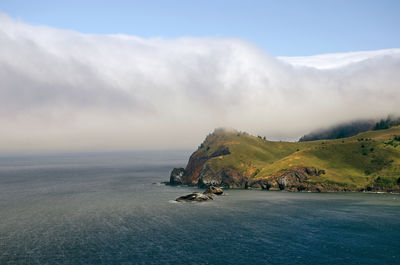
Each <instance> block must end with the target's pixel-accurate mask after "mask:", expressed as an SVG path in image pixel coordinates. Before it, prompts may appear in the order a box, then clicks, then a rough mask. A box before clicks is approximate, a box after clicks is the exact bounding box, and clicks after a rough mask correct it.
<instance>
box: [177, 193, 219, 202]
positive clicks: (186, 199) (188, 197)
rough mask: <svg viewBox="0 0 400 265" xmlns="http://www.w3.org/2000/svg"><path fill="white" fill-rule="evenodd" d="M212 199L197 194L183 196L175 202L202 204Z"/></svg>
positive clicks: (208, 196) (205, 195)
mask: <svg viewBox="0 0 400 265" xmlns="http://www.w3.org/2000/svg"><path fill="white" fill-rule="evenodd" d="M212 199H213V198H212V197H211V196H210V195H207V194H202V193H198V192H194V193H190V194H187V195H183V196H181V197H179V198H177V199H176V201H177V202H204V201H209V200H212Z"/></svg>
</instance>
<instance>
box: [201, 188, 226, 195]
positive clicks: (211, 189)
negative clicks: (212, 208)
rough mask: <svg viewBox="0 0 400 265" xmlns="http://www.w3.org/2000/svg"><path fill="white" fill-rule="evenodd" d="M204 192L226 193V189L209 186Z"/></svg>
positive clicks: (212, 193)
mask: <svg viewBox="0 0 400 265" xmlns="http://www.w3.org/2000/svg"><path fill="white" fill-rule="evenodd" d="M203 194H211V195H224V191H223V190H222V189H221V188H219V187H215V186H209V187H208V188H207V189H206V191H205V192H203Z"/></svg>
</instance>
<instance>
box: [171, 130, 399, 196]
mask: <svg viewBox="0 0 400 265" xmlns="http://www.w3.org/2000/svg"><path fill="white" fill-rule="evenodd" d="M171 184H185V185H197V186H199V187H206V186H210V185H216V186H222V187H226V188H254V189H267V190H289V191H316V192H318V191H319V192H323V191H387V192H399V191H400V126H395V127H392V128H390V129H385V130H372V131H368V132H363V133H360V134H358V135H356V136H353V137H348V138H343V139H336V140H318V141H308V142H282V141H281V142H276V141H268V140H265V139H262V138H260V137H255V136H252V135H249V134H248V133H245V132H238V131H235V130H226V129H216V130H215V131H214V132H213V133H211V134H209V135H208V136H207V137H206V139H205V140H204V142H203V143H202V144H201V145H200V146H199V148H198V150H197V151H195V152H194V153H193V154H192V155H191V157H190V159H189V162H188V164H187V166H186V168H185V169H183V168H182V169H175V170H174V171H173V174H171Z"/></svg>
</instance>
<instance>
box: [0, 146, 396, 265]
mask: <svg viewBox="0 0 400 265" xmlns="http://www.w3.org/2000/svg"><path fill="white" fill-rule="evenodd" d="M189 155H190V152H187V151H162V152H161V151H160V152H155V151H152V152H125V153H102V154H98V153H86V154H68V155H66V154H61V155H60V154H59V155H51V156H50V155H42V156H4V155H3V156H1V157H0V264H192V263H193V264H226V263H231V264H251V263H253V264H337V263H352V264H400V196H399V195H393V194H364V193H321V194H318V193H289V192H266V191H249V190H227V191H226V193H227V195H226V196H223V197H218V198H217V199H216V200H215V201H213V202H210V203H208V202H206V203H174V202H173V200H174V199H175V198H176V197H178V196H180V195H183V194H186V193H188V192H192V191H194V190H197V189H196V188H192V187H171V186H165V185H160V184H159V182H160V181H165V180H167V179H168V175H169V172H170V170H171V169H172V167H177V166H184V165H185V164H186V162H187V158H188V157H189ZM153 183H157V184H153Z"/></svg>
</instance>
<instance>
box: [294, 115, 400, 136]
mask: <svg viewBox="0 0 400 265" xmlns="http://www.w3.org/2000/svg"><path fill="white" fill-rule="evenodd" d="M397 125H400V117H394V116H388V117H387V118H386V119H381V120H378V121H377V120H358V121H353V122H348V123H342V124H339V125H336V126H333V127H330V128H327V129H320V130H317V131H314V132H311V133H309V134H306V135H304V136H303V137H301V138H300V139H299V142H306V141H315V140H326V139H341V138H345V137H350V136H354V135H356V134H358V133H361V132H366V131H369V130H383V129H389V128H390V127H393V126H397Z"/></svg>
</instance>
